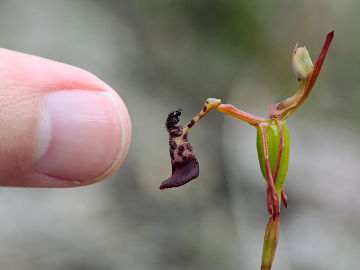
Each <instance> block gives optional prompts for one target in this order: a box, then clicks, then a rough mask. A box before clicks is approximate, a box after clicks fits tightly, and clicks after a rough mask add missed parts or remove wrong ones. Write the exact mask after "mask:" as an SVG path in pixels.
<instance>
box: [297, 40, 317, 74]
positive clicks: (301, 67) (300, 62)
mask: <svg viewBox="0 0 360 270" xmlns="http://www.w3.org/2000/svg"><path fill="white" fill-rule="evenodd" d="M292 66H293V71H294V73H295V76H296V77H297V78H298V80H299V81H300V80H305V79H306V78H307V77H308V76H309V74H310V73H311V72H312V71H313V69H314V65H313V63H312V61H311V58H310V55H309V52H308V50H307V49H306V48H305V47H300V48H299V47H298V46H297V44H296V46H295V49H294V52H293V56H292Z"/></svg>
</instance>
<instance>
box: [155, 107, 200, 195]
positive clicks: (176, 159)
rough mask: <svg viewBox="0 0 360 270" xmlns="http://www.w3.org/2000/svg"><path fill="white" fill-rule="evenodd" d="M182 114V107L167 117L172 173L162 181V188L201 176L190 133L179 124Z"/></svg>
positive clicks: (175, 185)
mask: <svg viewBox="0 0 360 270" xmlns="http://www.w3.org/2000/svg"><path fill="white" fill-rule="evenodd" d="M180 115H181V109H178V110H176V111H172V112H170V113H169V115H168V117H167V119H166V123H165V126H166V129H167V131H168V133H169V152H170V157H171V167H172V174H171V177H170V178H168V179H167V180H165V181H164V182H162V183H161V185H160V189H166V188H172V187H179V186H182V185H184V184H186V183H187V182H189V181H191V180H193V179H194V178H196V177H198V176H199V163H198V161H197V159H196V154H195V153H194V151H193V148H192V146H191V145H190V143H189V141H188V133H187V131H186V129H185V131H184V128H183V127H182V126H177V124H178V123H179V121H180V119H179V116H180Z"/></svg>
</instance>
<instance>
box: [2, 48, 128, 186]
mask: <svg viewBox="0 0 360 270" xmlns="http://www.w3.org/2000/svg"><path fill="white" fill-rule="evenodd" d="M67 100H68V101H69V102H67ZM44 104H45V105H44ZM59 104H61V106H63V104H65V107H66V110H68V111H69V112H66V111H65V110H62V109H61V106H60V105H59ZM46 106H47V107H48V108H47V111H46V113H45V114H44V113H43V111H44V107H46ZM67 106H68V107H67ZM57 107H59V108H57ZM92 108H93V109H92ZM87 113H88V117H87V115H86V114H87ZM44 115H45V116H44ZM49 115H50V116H49ZM44 119H45V120H44ZM49 119H50V120H49ZM64 119H65V120H64ZM49 121H50V124H49ZM114 123H115V124H114ZM0 127H1V131H0V185H1V186H24V187H75V186H82V185H88V184H93V183H96V182H98V181H101V180H104V179H106V178H108V177H109V176H111V175H112V174H113V173H114V172H115V171H116V170H117V169H118V168H119V167H120V165H121V164H122V163H123V161H124V159H125V156H126V154H127V151H128V148H129V144H130V136H131V122H130V117H129V115H128V112H127V109H126V106H125V104H124V102H123V101H122V99H121V98H120V96H119V95H118V94H117V93H116V92H115V91H114V90H113V89H112V88H111V87H110V86H108V85H107V84H106V83H104V82H103V81H101V80H100V79H99V78H97V77H96V76H94V75H93V74H91V73H89V72H87V71H84V70H82V69H80V68H77V67H74V66H70V65H66V64H63V63H59V62H55V61H52V60H48V59H45V58H41V57H37V56H32V55H28V54H23V53H19V52H15V51H11V50H7V49H0ZM79 127H80V128H79ZM72 129H74V130H72ZM49 134H50V135H49ZM39 136H41V138H40V137H39ZM77 136H81V138H77ZM42 138H44V139H42ZM102 149H105V150H106V151H105V150H102ZM97 165H98V166H97Z"/></svg>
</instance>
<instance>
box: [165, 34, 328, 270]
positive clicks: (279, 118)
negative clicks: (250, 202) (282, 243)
mask: <svg viewBox="0 0 360 270" xmlns="http://www.w3.org/2000/svg"><path fill="white" fill-rule="evenodd" d="M333 36H334V32H330V33H329V34H328V35H327V37H326V40H325V43H324V45H323V48H322V50H321V53H320V55H319V57H318V59H317V61H316V63H315V66H313V64H312V61H311V58H310V55H309V53H308V51H307V49H306V48H305V47H298V46H297V45H296V47H295V50H294V52H293V58H292V66H293V71H294V73H295V75H296V77H297V79H298V80H299V81H300V86H299V89H298V90H297V92H296V93H295V94H294V95H293V96H291V97H289V98H287V99H285V100H283V101H281V102H279V103H277V104H273V105H271V106H270V107H269V117H268V118H262V117H258V116H255V115H252V114H249V113H247V112H244V111H242V110H240V109H238V108H236V107H234V106H233V105H230V104H222V103H221V100H220V99H215V98H209V99H207V100H206V101H205V104H204V106H203V108H202V110H201V111H200V112H199V113H198V114H197V115H196V116H195V117H194V118H193V119H192V120H191V121H190V122H189V123H187V124H186V125H185V126H184V127H183V126H180V125H177V124H178V123H179V121H180V119H179V116H180V115H181V110H180V109H179V110H176V111H172V112H170V113H169V115H168V117H167V119H166V124H165V126H166V129H167V131H168V133H169V147H170V148H169V151H170V157H171V165H172V175H171V177H170V178H168V179H167V180H165V181H164V182H162V183H161V185H160V189H167V188H172V187H179V186H182V185H184V184H186V183H188V182H189V181H191V180H193V179H195V178H196V177H198V175H199V164H198V161H197V158H196V154H195V152H194V151H193V148H192V147H191V145H190V143H189V137H188V135H189V134H188V133H189V130H190V129H191V128H193V126H194V125H195V124H196V123H197V122H198V121H200V119H202V118H203V117H204V116H205V115H206V114H207V113H208V112H210V111H211V110H213V109H215V110H217V111H219V112H222V113H225V114H228V115H230V116H233V117H235V118H238V119H240V120H242V121H244V122H246V123H248V124H250V125H252V126H254V127H255V128H256V129H257V138H256V147H257V153H258V158H259V164H260V169H261V172H262V174H263V176H264V178H265V180H266V182H267V186H266V193H267V208H268V211H269V215H270V217H269V221H268V225H267V227H266V231H265V236H264V245H263V256H262V265H261V269H262V270H270V269H271V266H272V263H273V260H274V257H275V251H276V245H277V241H278V236H279V228H280V206H281V202H283V204H284V206H285V207H287V196H286V194H285V190H284V187H283V185H284V183H285V180H286V175H287V171H288V167H289V166H288V165H289V154H290V136H289V131H288V129H287V126H286V119H287V118H288V117H289V116H290V115H291V114H292V113H293V112H294V111H295V110H296V109H298V108H299V107H300V106H301V104H302V103H303V102H304V101H305V99H306V98H307V97H308V96H309V94H310V92H311V90H312V88H313V86H314V84H315V81H316V79H317V77H318V75H319V73H320V70H321V67H322V65H323V62H324V60H325V56H326V54H327V51H328V49H329V47H330V44H331V42H332V39H333Z"/></svg>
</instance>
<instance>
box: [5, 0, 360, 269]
mask: <svg viewBox="0 0 360 270" xmlns="http://www.w3.org/2000/svg"><path fill="white" fill-rule="evenodd" d="M359 10H360V2H359V1H356V0H344V1H336V0H332V1H325V0H321V1H312V0H299V1H296V2H295V1H286V0H273V1H242V0H224V1H219V0H132V1H129V0H128V1H127V0H118V1H116V0H103V1H95V0H93V1H91V0H88V1H85V0H83V1H81V0H58V1H55V0H54V1H48V0H28V1H10V0H9V1H6V0H1V1H0V37H1V38H0V46H1V47H5V48H8V49H12V50H18V51H22V52H26V53H30V54H35V55H39V56H43V57H46V58H50V59H54V60H57V61H61V62H65V63H68V64H72V65H75V66H79V67H81V68H83V69H86V70H88V71H90V72H92V73H94V74H96V75H97V76H99V77H100V78H101V79H103V80H104V81H105V82H107V83H108V84H110V85H111V86H112V87H113V88H114V89H116V90H117V91H118V93H119V94H120V95H121V97H122V98H123V99H124V101H125V102H126V104H127V106H128V109H129V112H130V114H131V117H132V122H133V139H132V146H131V149H130V152H129V155H128V157H127V160H126V161H125V163H124V164H123V166H122V168H121V169H120V170H119V171H118V172H117V173H116V174H115V175H114V176H113V177H112V178H111V179H109V180H107V181H104V182H102V183H99V184H96V185H93V186H87V187H81V188H74V189H22V188H1V189H0V220H1V223H0V228H1V229H0V242H1V246H0V269H11V270H25V269H36V270H47V269H52V270H65V269H75V270H82V269H86V270H92V269H104V270H113V269H120V270H153V269H154V270H155V269H156V270H162V269H166V270H192V269H199V270H200V269H226V270H237V269H244V270H247V269H259V267H260V260H261V251H262V241H263V233H264V230H265V226H266V223H267V210H266V195H265V183H264V180H263V179H262V176H261V173H260V170H259V168H258V161H257V156H256V148H255V134H256V132H255V129H254V128H252V127H250V126H248V125H247V124H245V123H243V122H240V121H238V120H236V119H234V118H230V117H229V116H227V115H221V114H219V113H217V112H212V113H210V114H209V115H208V116H206V118H205V120H204V121H202V122H200V123H199V124H198V125H197V126H196V128H194V129H193V130H192V131H191V133H190V135H191V142H192V145H193V147H194V148H195V151H196V152H197V155H198V159H199V162H200V177H199V178H198V179H197V180H195V181H193V182H191V183H189V184H188V185H186V186H184V187H181V188H178V189H172V190H166V191H160V190H159V189H158V186H159V184H160V182H161V181H163V180H165V179H166V178H168V177H169V176H170V173H171V167H170V159H169V153H168V141H167V140H168V135H167V133H166V130H165V129H164V122H165V119H166V116H167V114H168V112H169V111H170V110H173V109H177V108H182V109H183V117H182V119H183V121H184V122H185V121H188V120H189V119H191V118H192V117H193V116H194V115H195V114H196V113H198V111H199V110H200V109H201V108H202V106H203V102H204V100H205V99H206V98H208V97H216V98H221V99H222V100H223V102H224V103H231V104H233V105H235V106H236V107H238V108H241V109H244V110H246V111H248V112H250V113H254V114H257V115H261V116H266V114H267V107H268V105H269V104H271V103H274V102H277V101H280V100H282V99H284V98H286V97H288V96H290V95H292V94H293V93H294V92H295V90H296V89H297V86H298V83H297V81H296V78H295V76H294V75H293V73H292V69H291V53H292V50H293V48H294V45H295V43H296V42H300V44H301V45H306V47H307V48H308V50H309V52H310V55H312V58H313V61H314V62H315V60H316V58H317V56H318V54H319V52H320V49H321V47H322V45H323V42H324V40H325V37H326V34H327V33H328V32H329V31H331V30H335V38H334V42H333V44H332V46H331V48H330V51H329V53H328V57H327V59H326V61H325V64H324V66H323V70H322V72H321V74H320V76H319V79H318V81H317V83H316V85H315V87H314V90H313V92H312V94H311V96H310V98H309V99H308V100H307V101H306V102H305V104H304V105H303V106H302V107H301V109H299V110H298V111H297V112H296V113H295V114H294V115H293V116H292V117H291V118H290V119H289V121H288V127H289V130H290V133H291V136H292V137H291V139H292V145H291V146H292V150H291V162H290V168H289V174H288V181H287V182H286V185H285V187H286V190H287V193H288V197H289V205H290V208H289V209H284V210H283V211H282V224H281V233H280V240H279V245H278V252H277V256H276V259H275V263H274V267H273V269H276V270H285V269H286V270H303V269H307V270H322V269H324V270H325V269H358V267H359V254H360V234H359V228H360V196H359V190H360V177H359V175H360V167H359V162H360V140H359V139H360V136H359V132H360V120H359V119H360V106H359V104H360V91H359V88H360V77H359V68H360V53H359V47H360V35H359V28H358V25H359V23H360V17H359ZM0 61H1V59H0Z"/></svg>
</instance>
